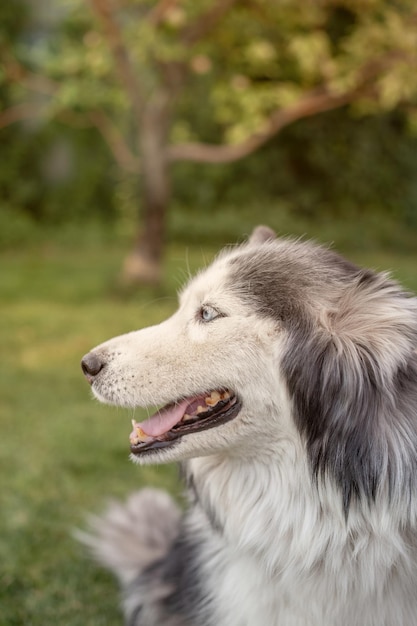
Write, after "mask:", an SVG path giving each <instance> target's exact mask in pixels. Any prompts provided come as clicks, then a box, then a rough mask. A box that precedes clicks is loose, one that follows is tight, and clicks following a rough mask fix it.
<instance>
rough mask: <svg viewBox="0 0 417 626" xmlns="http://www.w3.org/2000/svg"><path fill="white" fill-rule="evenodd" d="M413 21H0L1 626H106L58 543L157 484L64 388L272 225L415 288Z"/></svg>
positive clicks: (123, 15)
mask: <svg viewBox="0 0 417 626" xmlns="http://www.w3.org/2000/svg"><path fill="white" fill-rule="evenodd" d="M416 68H417V9H416V5H415V1H414V0H395V1H394V0H392V1H391V0H305V1H304V2H303V3H302V5H301V3H300V2H296V0H199V2H192V1H191V0H183V1H181V0H159V2H157V1H155V0H89V1H88V2H84V1H82V0H55V1H54V2H51V1H50V0H11V1H9V2H3V3H0V306H1V309H0V310H1V320H2V323H1V326H0V346H1V361H0V424H1V437H0V510H1V516H0V564H1V565H0V625H3V624H4V625H18V624H22V625H23V624H25V625H26V624H31V625H39V626H40V625H42V626H45V625H47V624H65V625H69V626H75V625H79V626H86V625H90V624H91V625H99V624H109V625H112V624H120V623H121V617H120V613H119V611H118V607H117V590H116V585H115V583H114V581H113V580H112V579H111V577H110V576H109V575H107V573H105V572H102V571H101V570H100V569H99V568H98V567H96V566H95V564H94V563H91V562H90V561H89V560H87V559H86V557H85V554H84V553H83V550H82V549H81V548H80V547H79V546H78V544H77V543H76V541H75V540H74V539H73V537H72V532H73V530H74V528H76V527H82V526H84V524H85V515H86V514H87V513H88V512H90V511H92V512H99V511H100V509H101V508H102V507H103V506H104V505H105V502H106V500H107V498H109V497H113V498H114V497H124V496H125V495H126V494H127V493H128V492H129V491H131V490H132V489H135V488H139V487H140V486H141V485H143V484H145V483H146V484H152V485H155V486H160V487H164V488H167V489H169V490H170V491H171V492H172V493H174V494H175V495H176V496H178V497H179V498H180V487H179V485H178V482H177V476H176V469H175V468H174V467H155V468H142V469H138V468H137V467H134V466H133V465H132V464H131V463H129V461H128V435H129V431H130V426H129V425H130V419H131V418H132V417H135V418H138V419H139V417H140V412H139V411H136V413H135V414H134V413H133V412H130V413H129V412H128V411H122V410H117V409H114V408H109V407H104V406H101V405H100V406H99V405H98V404H97V403H96V402H94V401H93V400H92V399H91V396H90V392H89V389H88V385H87V384H86V383H85V381H83V380H82V376H81V373H80V368H79V361H80V358H81V356H82V355H83V354H84V353H85V352H87V351H88V350H89V349H90V348H91V347H92V346H94V345H96V344H98V343H100V342H101V341H103V340H105V339H107V338H109V337H111V336H113V335H117V334H121V333H123V332H127V331H128V330H132V329H134V328H138V327H141V326H146V325H149V324H152V323H155V322H158V321H161V320H162V319H164V318H165V317H166V316H167V315H169V314H170V313H171V312H172V311H173V310H174V309H175V306H176V291H177V290H178V288H179V287H180V286H181V284H182V283H183V282H184V281H185V280H186V277H187V275H188V273H189V272H193V271H195V270H196V269H197V268H198V267H201V265H203V264H205V263H207V262H208V261H209V260H210V259H211V258H212V257H213V255H214V254H215V253H216V251H217V250H218V249H219V248H220V247H221V246H222V245H224V244H226V243H232V242H236V241H243V240H244V238H245V237H246V236H247V235H248V234H249V233H250V231H251V229H252V228H253V226H255V225H256V224H258V223H265V224H268V225H270V226H272V227H273V228H274V229H275V230H276V231H277V232H278V233H279V234H282V235H290V236H297V237H298V236H304V237H308V238H314V239H316V240H318V241H322V242H326V243H330V244H333V245H334V247H335V248H337V249H338V250H340V251H341V252H342V253H343V254H345V255H347V256H349V257H350V258H351V259H352V260H354V261H356V262H357V263H359V264H363V265H368V266H371V267H373V268H375V269H378V270H389V271H392V273H393V274H394V276H395V277H397V278H398V279H400V280H401V281H402V282H403V283H404V284H405V285H406V287H407V288H409V289H410V290H417V276H416V271H415V268H416V267H417V71H416Z"/></svg>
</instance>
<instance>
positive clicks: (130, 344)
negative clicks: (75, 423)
mask: <svg viewBox="0 0 417 626" xmlns="http://www.w3.org/2000/svg"><path fill="white" fill-rule="evenodd" d="M250 246H252V247H254V246H255V247H258V244H256V243H255V242H254V241H252V242H251V244H250ZM235 257H237V258H238V257H239V251H238V250H237V251H236V252H233V251H231V252H229V253H224V254H222V255H221V256H220V257H219V258H218V259H217V260H216V261H215V263H214V264H213V265H212V266H211V267H210V268H208V269H207V270H205V271H203V272H201V273H200V274H198V275H197V276H196V277H195V278H194V279H193V280H192V281H191V282H190V283H189V284H188V286H187V287H186V288H185V289H184V290H183V291H182V293H181V294H180V298H179V307H178V310H177V311H176V313H175V314H174V315H173V316H172V317H170V318H169V319H167V320H166V321H165V322H163V323H161V324H158V325H157V326H153V327H150V328H145V329H142V330H139V331H135V332H132V333H128V334H126V335H122V336H120V337H116V338H114V339H111V340H110V341H107V342H106V343H104V344H102V345H100V346H98V347H97V348H95V350H93V351H92V352H91V353H90V354H88V355H86V357H84V360H83V368H84V370H85V373H86V376H87V378H88V379H89V381H90V383H91V387H92V390H93V393H94V395H95V396H96V397H97V398H98V399H99V400H100V401H102V402H106V403H110V404H115V405H117V406H123V407H139V406H140V407H150V406H160V405H164V406H165V407H167V408H163V409H161V411H159V413H157V414H156V415H155V417H154V418H152V420H148V421H147V422H145V423H143V424H134V431H133V433H132V435H131V451H132V453H133V455H134V457H136V460H138V461H139V462H144V463H146V462H152V463H155V462H165V461H172V460H178V459H182V458H189V457H193V456H200V455H207V454H211V453H213V452H219V451H221V450H228V451H229V452H230V453H232V454H233V453H235V454H248V453H255V448H256V447H258V448H261V447H264V446H265V445H270V442H271V432H272V433H276V435H273V436H275V437H276V439H279V438H280V437H285V436H288V430H289V429H290V428H291V426H290V421H289V414H290V409H289V400H288V395H287V392H286V386H285V384H284V383H283V381H282V380H280V369H279V367H277V362H278V359H279V354H280V353H282V341H283V338H284V335H283V332H282V328H281V325H280V323H279V321H277V320H275V319H273V318H270V317H262V316H259V315H258V314H257V311H256V309H255V308H253V307H250V306H247V303H246V302H245V294H243V295H242V294H239V293H238V291H237V290H236V289H235V287H234V285H233V282H234V281H233V278H232V273H231V265H230V260H231V259H233V258H235ZM275 416H280V419H276V418H275ZM267 420H274V422H275V423H274V424H269V426H268V425H267V424H266V421H267ZM285 422H287V425H286V426H285V428H284V424H285ZM171 424H172V426H171ZM142 427H143V429H142ZM135 429H136V430H135ZM255 435H256V436H255Z"/></svg>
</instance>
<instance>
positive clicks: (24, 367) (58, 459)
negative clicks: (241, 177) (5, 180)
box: [0, 237, 417, 626]
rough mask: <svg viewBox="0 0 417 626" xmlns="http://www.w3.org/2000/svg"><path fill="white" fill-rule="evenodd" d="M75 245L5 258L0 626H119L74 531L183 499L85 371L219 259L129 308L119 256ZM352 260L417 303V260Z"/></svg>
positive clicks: (100, 574) (197, 255) (176, 259)
mask: <svg viewBox="0 0 417 626" xmlns="http://www.w3.org/2000/svg"><path fill="white" fill-rule="evenodd" d="M76 241H77V240H76V239H73V240H72V242H71V241H69V240H60V239H59V237H58V238H57V239H56V240H55V242H54V241H48V242H45V241H44V242H43V243H42V242H38V243H37V245H34V246H32V247H26V248H25V249H22V250H20V251H11V250H9V251H7V252H4V253H3V254H2V255H0V267H1V270H0V271H1V278H0V281H1V283H0V289H1V291H0V297H1V303H0V306H1V319H2V323H1V327H0V346H1V355H2V358H1V361H0V387H1V388H0V423H1V437H0V511H1V515H0V563H1V568H0V607H1V608H0V626H3V625H4V626H6V625H7V626H14V625H25V626H27V625H30V626H48V625H49V624H51V625H52V624H54V625H55V624H60V625H61V624H62V625H65V626H99V625H108V626H110V625H116V624H121V616H120V612H119V610H118V595H117V587H116V584H115V582H114V581H113V579H112V577H111V576H110V575H109V574H107V573H106V572H104V571H102V570H101V569H100V568H98V567H97V566H96V565H95V564H94V563H91V562H90V561H89V560H88V559H87V558H86V556H85V554H84V552H83V549H82V548H81V547H80V546H79V545H78V544H77V542H76V541H75V540H74V539H73V538H72V531H73V529H74V528H76V527H80V526H83V525H84V519H85V515H86V513H88V512H90V511H93V512H98V511H99V510H100V509H101V508H102V507H103V506H104V505H105V502H106V500H107V499H108V498H110V497H117V498H119V497H124V496H125V495H126V494H127V493H128V492H130V491H131V490H133V489H137V488H140V487H141V486H142V485H144V484H148V485H149V484H150V485H154V486H162V487H164V488H168V489H169V490H171V491H172V492H173V493H174V494H179V492H180V491H179V486H178V482H177V475H176V469H175V467H172V466H165V467H162V466H161V467H147V468H138V467H136V466H134V465H133V464H131V463H130V462H129V460H128V434H129V431H130V418H131V414H130V413H129V411H125V410H118V409H115V408H111V407H105V406H103V405H99V404H98V403H97V402H95V401H93V400H92V399H91V395H90V391H89V388H88V385H87V384H86V382H85V381H84V380H83V377H82V376H81V372H80V367H79V361H80V358H81V356H82V355H83V354H84V353H85V352H87V351H88V350H89V349H90V348H91V347H92V346H94V345H96V344H97V343H99V342H101V341H103V340H105V339H107V338H109V337H111V336H112V335H116V334H120V333H123V332H126V331H128V330H131V329H134V328H138V327H142V326H146V325H148V324H151V323H155V322H157V321H160V320H162V319H163V318H165V317H166V316H167V315H169V314H170V313H171V312H172V311H173V310H174V309H175V306H176V297H175V291H176V289H177V287H178V286H179V285H180V284H181V283H182V282H183V281H184V278H185V275H186V273H187V272H188V266H189V267H190V269H191V270H194V269H195V268H196V267H198V266H201V265H202V264H204V263H205V262H206V260H207V259H210V257H211V256H212V254H213V249H212V248H207V247H206V248H204V249H202V248H200V247H198V246H195V247H188V248H187V249H186V247H185V246H183V245H177V246H171V247H170V248H169V251H168V256H167V260H166V281H165V283H164V284H163V285H162V286H161V287H160V288H159V289H156V290H154V289H150V288H147V289H141V290H137V292H136V293H135V294H130V295H127V294H123V293H122V292H120V290H118V289H117V287H116V279H117V272H118V269H119V267H120V266H121V261H122V258H123V254H124V250H123V246H122V245H121V243H120V242H119V243H118V242H114V243H113V244H112V243H110V242H109V241H107V242H106V243H105V244H104V243H103V241H100V240H97V241H95V242H94V244H92V245H87V242H86V240H84V239H83V240H80V241H78V243H76ZM336 243H337V242H336ZM343 247H345V248H346V246H343ZM351 258H353V259H354V260H357V261H358V262H359V263H364V264H366V265H370V266H373V267H376V268H378V269H391V270H394V273H395V275H396V276H397V277H398V278H399V279H401V280H403V281H404V282H405V284H406V285H407V286H408V287H409V288H411V289H414V290H417V275H416V273H415V268H416V267H417V252H415V253H404V254H401V253H398V252H397V253H394V252H391V253H387V252H384V251H381V250H372V251H367V250H364V249H361V250H359V251H358V250H354V251H353V254H351Z"/></svg>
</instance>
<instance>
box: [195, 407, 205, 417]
mask: <svg viewBox="0 0 417 626" xmlns="http://www.w3.org/2000/svg"><path fill="white" fill-rule="evenodd" d="M205 410H206V409H205V408H204V407H203V406H201V405H199V406H198V407H197V411H196V413H197V415H198V414H199V413H204V411H205Z"/></svg>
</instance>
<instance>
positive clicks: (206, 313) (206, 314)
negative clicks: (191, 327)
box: [198, 305, 220, 322]
mask: <svg viewBox="0 0 417 626" xmlns="http://www.w3.org/2000/svg"><path fill="white" fill-rule="evenodd" d="M198 317H199V319H200V320H201V321H202V322H211V321H212V320H214V319H216V317H220V313H219V312H218V311H216V309H215V308H213V307H212V306H209V305H203V306H202V307H201V308H200V310H199V312H198Z"/></svg>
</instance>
